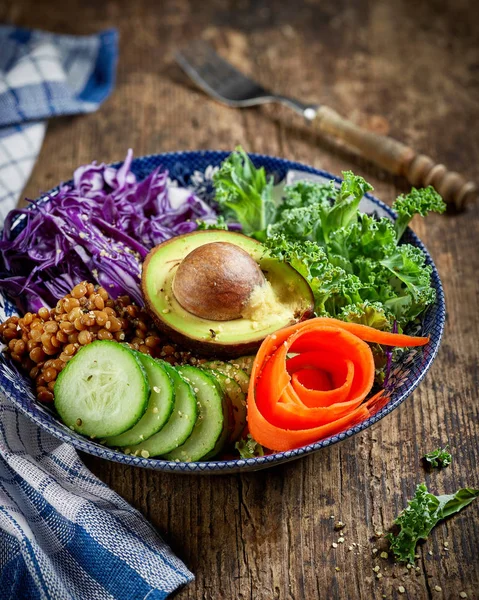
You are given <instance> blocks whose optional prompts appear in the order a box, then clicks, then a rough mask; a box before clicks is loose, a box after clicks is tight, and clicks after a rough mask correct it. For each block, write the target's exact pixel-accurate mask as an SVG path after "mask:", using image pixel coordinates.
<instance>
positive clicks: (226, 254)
mask: <svg viewBox="0 0 479 600" xmlns="http://www.w3.org/2000/svg"><path fill="white" fill-rule="evenodd" d="M265 283H266V280H265V277H264V275H263V273H262V271H261V269H260V267H259V265H258V263H257V262H256V261H255V260H253V258H251V256H250V255H249V254H248V253H247V252H246V251H245V250H243V249H242V248H240V247H239V246H237V245H235V244H231V243H229V242H210V243H208V244H204V245H202V246H199V247H198V248H195V249H194V250H192V251H191V252H190V253H189V254H187V256H185V258H184V259H183V260H182V261H181V263H180V264H179V266H178V268H177V270H176V274H175V277H174V280H173V287H172V289H173V294H174V296H175V298H176V300H177V301H178V303H179V304H181V306H182V307H183V308H184V309H185V310H186V311H188V312H189V313H191V314H193V315H195V316H197V317H200V318H202V319H208V320H211V321H230V320H232V319H240V318H241V317H242V315H243V311H244V309H245V306H247V304H248V301H249V299H250V297H251V294H252V293H253V290H254V289H255V288H258V287H261V286H263V285H264V284H265Z"/></svg>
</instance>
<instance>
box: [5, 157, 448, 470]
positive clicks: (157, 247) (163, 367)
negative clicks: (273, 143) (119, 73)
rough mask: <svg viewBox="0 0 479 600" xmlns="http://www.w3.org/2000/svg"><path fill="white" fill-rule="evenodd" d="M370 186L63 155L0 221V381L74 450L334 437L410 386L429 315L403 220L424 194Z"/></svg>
mask: <svg viewBox="0 0 479 600" xmlns="http://www.w3.org/2000/svg"><path fill="white" fill-rule="evenodd" d="M292 180H294V181H293V182H292V183H291V181H292ZM370 190H371V187H370V186H369V184H367V183H366V182H365V181H364V179H362V178H361V177H358V176H355V175H353V173H351V172H345V173H343V178H342V179H340V178H338V177H335V176H333V175H330V174H329V173H326V172H323V171H320V170H317V169H313V168H311V167H308V166H305V165H302V164H299V163H294V162H290V161H287V160H283V159H280V158H274V157H269V156H262V155H254V154H251V155H249V156H248V155H246V154H245V153H244V152H243V151H242V150H241V149H238V150H236V151H234V152H232V153H228V152H216V151H201V152H176V153H168V154H158V155H152V156H145V157H141V158H136V159H132V154H131V152H129V153H128V155H127V158H126V160H125V161H124V162H122V163H117V164H114V165H109V166H108V165H104V164H97V163H93V164H92V165H86V166H83V167H80V168H78V169H77V170H76V171H75V173H74V177H73V179H72V180H71V181H70V182H67V183H65V184H61V185H60V186H58V187H57V188H55V189H54V190H51V191H50V192H48V193H46V194H44V195H43V196H42V197H41V198H39V199H38V200H37V201H35V202H32V203H31V204H30V205H29V207H28V208H27V209H23V210H17V211H12V213H10V215H9V217H7V220H6V222H5V224H4V230H3V237H2V241H1V242H0V244H1V251H2V258H1V259H0V260H1V263H2V264H1V265H0V270H1V275H0V277H1V279H0V323H1V325H0V340H1V342H2V347H3V351H2V353H1V355H0V389H1V390H2V391H3V392H4V394H5V395H6V397H7V398H8V399H9V400H10V401H11V402H12V403H13V404H14V405H15V406H16V407H17V408H18V409H19V410H20V411H21V412H23V413H24V414H26V415H27V416H28V417H29V418H30V419H32V420H33V421H34V422H35V423H37V424H38V425H39V426H40V427H42V428H43V429H45V430H46V431H48V432H50V433H51V434H52V435H54V436H56V437H57V438H59V439H61V440H63V441H65V442H67V443H70V444H72V445H73V446H75V447H76V448H77V449H79V450H82V451H84V452H88V453H90V454H92V455H95V456H99V457H102V458H105V459H108V460H113V461H117V462H121V463H125V464H130V465H135V466H142V467H146V468H151V469H157V470H162V471H171V472H182V473H195V474H199V473H212V472H214V473H232V472H238V471H247V470H257V469H262V468H266V467H269V466H273V465H276V464H279V463H282V462H286V461H289V460H293V459H295V458H299V457H301V456H304V455H307V454H310V453H312V452H316V451H318V450H320V449H321V448H323V447H326V446H329V445H331V444H334V443H336V442H338V441H341V440H344V439H346V438H348V437H351V436H352V435H354V434H356V433H358V432H360V431H362V430H363V429H365V428H366V427H369V426H370V425H372V424H374V423H376V422H377V421H379V420H380V419H382V418H383V417H384V416H386V415H387V414H389V413H390V412H391V411H393V410H394V409H395V408H396V407H397V406H399V404H401V403H402V402H403V401H404V400H405V399H406V398H407V397H408V396H409V395H410V394H411V393H412V392H413V390H414V389H415V388H416V387H417V386H418V384H419V383H420V381H421V380H422V379H423V377H424V376H425V374H426V372H427V370H428V369H429V367H430V366H431V364H432V361H433V360H434V358H435V356H436V354H437V351H438V348H439V344H440V341H441V336H442V333H443V328H444V321H445V304H444V295H443V291H442V287H441V282H440V279H439V275H438V273H437V271H436V268H435V266H434V263H433V261H432V259H431V257H430V256H429V254H428V252H427V250H426V249H425V247H424V246H423V244H422V243H421V241H420V240H419V239H418V238H417V237H416V235H415V234H414V233H413V232H412V231H411V230H410V229H409V228H408V227H407V225H408V223H409V221H410V219H411V218H412V217H413V215H414V214H421V215H422V216H425V215H426V213H427V212H429V211H431V210H432V211H437V212H441V211H442V210H443V209H444V205H443V203H442V200H441V199H440V197H439V196H438V195H437V194H436V193H435V192H434V190H433V189H432V188H428V189H426V190H414V189H413V190H412V191H411V193H410V194H406V195H402V196H400V197H399V198H398V199H397V200H396V202H395V204H394V209H395V210H392V209H391V208H389V207H388V206H386V205H385V204H383V203H382V202H380V201H379V200H377V199H376V198H375V197H373V196H372V195H371V194H370V193H369V191H370ZM385 426H386V425H385Z"/></svg>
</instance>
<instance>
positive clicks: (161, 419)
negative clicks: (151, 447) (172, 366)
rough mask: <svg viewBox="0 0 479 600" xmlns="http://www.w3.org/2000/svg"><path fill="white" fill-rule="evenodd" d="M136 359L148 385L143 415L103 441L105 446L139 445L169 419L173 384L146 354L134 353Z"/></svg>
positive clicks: (157, 362) (171, 408)
mask: <svg viewBox="0 0 479 600" xmlns="http://www.w3.org/2000/svg"><path fill="white" fill-rule="evenodd" d="M132 352H133V353H134V355H135V356H136V358H137V359H138V360H139V361H140V363H141V364H142V365H143V368H144V369H145V372H146V376H147V377H148V383H149V384H150V389H151V393H150V398H149V400H148V407H147V409H146V412H145V414H144V415H143V416H142V417H141V419H140V420H139V421H138V423H137V424H136V425H135V426H134V427H132V428H131V429H129V430H128V431H125V433H122V434H120V435H115V436H113V437H110V438H107V439H106V440H103V443H104V444H105V445H107V446H130V445H133V444H140V443H141V442H143V441H144V440H147V439H148V438H150V437H151V436H152V435H154V434H155V433H157V432H158V431H160V429H161V428H162V427H163V426H164V425H165V423H166V422H167V421H168V419H169V418H170V415H171V412H172V410H173V405H174V400H175V398H174V391H173V382H172V381H171V379H170V376H169V375H168V373H167V371H166V369H165V368H164V366H163V364H162V363H160V362H159V361H156V360H155V359H154V358H152V357H151V356H148V354H143V353H142V352H135V351H134V350H132Z"/></svg>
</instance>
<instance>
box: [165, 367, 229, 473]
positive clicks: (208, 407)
mask: <svg viewBox="0 0 479 600" xmlns="http://www.w3.org/2000/svg"><path fill="white" fill-rule="evenodd" d="M177 369H178V372H179V373H180V375H181V376H182V377H183V378H184V379H186V381H187V382H188V383H190V384H191V386H192V387H193V391H194V392H195V394H196V400H197V406H198V418H197V419H196V423H195V426H194V427H193V431H192V432H191V435H190V437H189V438H188V439H187V440H186V442H185V443H184V444H182V445H181V446H179V447H178V448H176V449H175V450H173V451H172V452H169V453H167V454H165V456H164V458H165V459H167V460H175V461H183V462H192V461H196V460H200V459H201V458H204V457H205V456H207V455H208V456H212V452H214V453H215V454H216V453H218V452H219V451H220V450H221V448H222V446H223V445H224V442H225V440H226V436H227V433H228V432H227V425H228V417H227V411H226V410H225V407H224V399H223V394H222V393H221V390H220V388H219V386H218V384H217V383H216V381H215V379H214V378H213V376H212V375H210V374H209V373H208V372H207V371H202V370H201V369H197V368H196V367H191V366H189V365H184V366H181V367H177Z"/></svg>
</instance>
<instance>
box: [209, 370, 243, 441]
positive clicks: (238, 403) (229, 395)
mask: <svg viewBox="0 0 479 600" xmlns="http://www.w3.org/2000/svg"><path fill="white" fill-rule="evenodd" d="M205 366H206V365H203V367H205ZM233 368H234V367H233ZM211 373H213V376H214V378H215V379H216V381H217V382H218V383H219V385H220V387H221V389H222V391H223V394H224V395H225V396H226V400H227V401H228V405H229V406H228V408H229V409H230V410H229V416H230V419H229V421H230V423H229V425H230V427H229V432H228V438H227V443H228V444H234V443H235V442H236V440H237V439H238V438H239V437H240V436H241V434H242V433H243V429H244V428H245V427H246V400H245V395H244V394H243V392H242V391H241V388H240V386H239V385H238V384H237V383H236V381H235V380H234V379H233V378H232V377H231V375H224V374H223V373H220V371H219V370H216V369H211Z"/></svg>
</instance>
